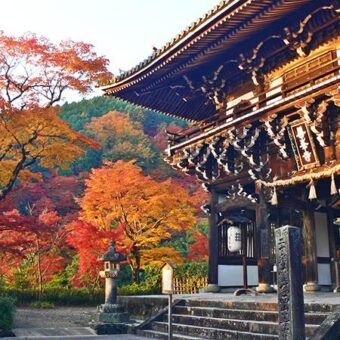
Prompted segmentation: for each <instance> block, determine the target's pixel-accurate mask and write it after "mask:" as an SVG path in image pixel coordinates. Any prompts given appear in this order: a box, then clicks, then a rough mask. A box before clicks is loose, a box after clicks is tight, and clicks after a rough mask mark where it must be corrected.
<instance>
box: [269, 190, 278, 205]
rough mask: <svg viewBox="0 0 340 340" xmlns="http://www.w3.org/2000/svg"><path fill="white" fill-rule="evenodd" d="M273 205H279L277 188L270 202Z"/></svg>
mask: <svg viewBox="0 0 340 340" xmlns="http://www.w3.org/2000/svg"><path fill="white" fill-rule="evenodd" d="M270 203H271V205H278V203H279V201H278V199H277V192H276V187H274V191H273V195H272V199H271V200H270Z"/></svg>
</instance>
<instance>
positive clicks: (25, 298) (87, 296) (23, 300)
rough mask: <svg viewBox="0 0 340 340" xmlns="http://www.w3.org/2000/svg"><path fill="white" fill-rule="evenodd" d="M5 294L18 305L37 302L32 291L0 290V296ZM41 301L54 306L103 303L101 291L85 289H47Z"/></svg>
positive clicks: (37, 299) (35, 292)
mask: <svg viewBox="0 0 340 340" xmlns="http://www.w3.org/2000/svg"><path fill="white" fill-rule="evenodd" d="M1 293H2V294H6V295H8V296H10V297H12V298H14V299H15V300H16V303H17V304H19V305H28V304H30V303H32V302H34V301H39V291H37V290H34V289H15V288H7V289H1V290H0V294H1ZM41 298H42V300H43V301H46V302H49V303H52V304H54V305H56V306H58V305H59V306H60V305H61V306H95V305H98V304H100V303H102V302H103V300H104V291H103V290H89V289H86V288H48V289H45V290H44V292H43V294H42V297H41Z"/></svg>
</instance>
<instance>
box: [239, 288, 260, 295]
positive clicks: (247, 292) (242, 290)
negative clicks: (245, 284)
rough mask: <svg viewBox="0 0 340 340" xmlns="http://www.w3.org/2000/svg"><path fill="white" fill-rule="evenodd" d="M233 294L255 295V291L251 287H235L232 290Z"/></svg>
mask: <svg viewBox="0 0 340 340" xmlns="http://www.w3.org/2000/svg"><path fill="white" fill-rule="evenodd" d="M234 295H235V296H240V295H253V296H255V295H257V292H256V291H255V290H253V289H249V288H239V289H236V290H235V292H234Z"/></svg>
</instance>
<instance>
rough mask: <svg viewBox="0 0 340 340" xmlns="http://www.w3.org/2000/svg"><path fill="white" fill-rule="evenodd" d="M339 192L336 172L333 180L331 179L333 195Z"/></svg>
mask: <svg viewBox="0 0 340 340" xmlns="http://www.w3.org/2000/svg"><path fill="white" fill-rule="evenodd" d="M337 193H338V189H337V187H336V183H335V178H334V174H332V181H331V195H336V194H337Z"/></svg>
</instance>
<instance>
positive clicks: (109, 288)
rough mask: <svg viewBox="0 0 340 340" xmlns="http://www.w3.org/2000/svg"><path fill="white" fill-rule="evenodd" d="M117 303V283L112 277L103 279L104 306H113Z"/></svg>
mask: <svg viewBox="0 0 340 340" xmlns="http://www.w3.org/2000/svg"><path fill="white" fill-rule="evenodd" d="M116 303H117V283H116V280H115V279H114V278H112V277H106V278H105V304H107V305H114V304H116Z"/></svg>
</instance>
